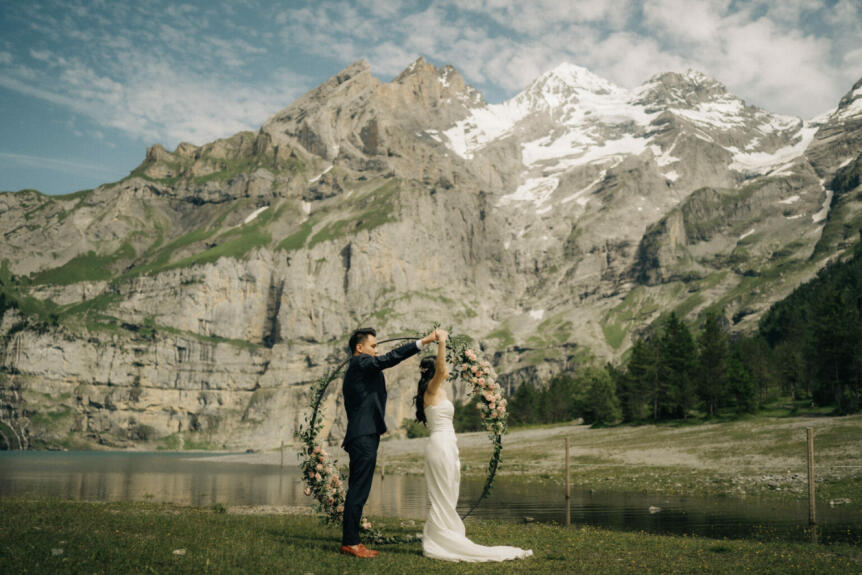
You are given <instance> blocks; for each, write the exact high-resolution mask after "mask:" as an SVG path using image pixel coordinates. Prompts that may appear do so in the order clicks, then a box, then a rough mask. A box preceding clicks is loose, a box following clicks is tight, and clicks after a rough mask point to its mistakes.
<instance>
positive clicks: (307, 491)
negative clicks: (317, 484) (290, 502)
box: [305, 487, 311, 495]
mask: <svg viewBox="0 0 862 575" xmlns="http://www.w3.org/2000/svg"><path fill="white" fill-rule="evenodd" d="M305 494H306V495H311V488H310V487H306V488H305Z"/></svg>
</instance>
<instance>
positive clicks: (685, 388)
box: [659, 312, 697, 418]
mask: <svg viewBox="0 0 862 575" xmlns="http://www.w3.org/2000/svg"><path fill="white" fill-rule="evenodd" d="M660 357H661V362H660V369H659V377H660V379H662V380H664V381H665V382H666V385H667V387H668V394H667V396H666V397H663V398H661V399H660V401H659V413H660V416H663V417H678V418H685V417H688V412H689V411H690V410H691V409H692V408H693V407H694V405H695V399H696V395H695V384H694V378H695V371H696V370H697V350H696V348H695V345H694V339H693V338H692V337H691V332H690V331H689V329H688V327H687V326H686V325H685V324H684V323H683V322H682V321H680V319H679V318H678V317H677V315H676V313H675V312H671V314H670V317H668V319H667V322H665V328H664V334H663V335H662V339H661V356H660Z"/></svg>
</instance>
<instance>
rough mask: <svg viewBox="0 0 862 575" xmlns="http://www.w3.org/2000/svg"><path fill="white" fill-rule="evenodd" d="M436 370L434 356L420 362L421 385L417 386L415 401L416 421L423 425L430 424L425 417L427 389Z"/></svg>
mask: <svg viewBox="0 0 862 575" xmlns="http://www.w3.org/2000/svg"><path fill="white" fill-rule="evenodd" d="M435 371H437V368H436V365H435V363H434V358H433V357H426V358H423V359H422V361H420V362H419V385H418V386H417V387H416V395H415V396H414V397H413V403H415V404H416V421H419V422H421V423H422V425H428V423H427V421H428V419H427V418H426V417H425V391H426V390H427V389H428V383H429V382H430V381H431V378H432V377H434V372H435Z"/></svg>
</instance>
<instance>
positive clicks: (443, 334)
mask: <svg viewBox="0 0 862 575" xmlns="http://www.w3.org/2000/svg"><path fill="white" fill-rule="evenodd" d="M434 331H435V332H437V341H438V342H440V343H445V342H446V338H447V337H449V332H448V331H446V330H445V329H440V328H437V329H436V330H434Z"/></svg>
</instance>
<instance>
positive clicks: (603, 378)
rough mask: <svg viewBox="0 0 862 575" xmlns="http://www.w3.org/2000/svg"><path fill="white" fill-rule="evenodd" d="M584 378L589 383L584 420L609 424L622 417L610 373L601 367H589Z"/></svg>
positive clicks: (595, 423) (596, 423)
mask: <svg viewBox="0 0 862 575" xmlns="http://www.w3.org/2000/svg"><path fill="white" fill-rule="evenodd" d="M583 378H584V380H585V381H586V382H588V384H589V388H588V391H587V398H586V399H587V406H588V407H586V409H585V410H584V422H586V423H592V424H594V425H607V424H610V423H614V422H615V421H618V420H619V419H620V404H619V400H618V399H617V395H616V392H615V389H614V382H613V380H612V379H611V376H610V374H608V372H607V371H606V370H604V369H601V368H594V367H591V368H587V369H586V370H585V372H584V374H583Z"/></svg>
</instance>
